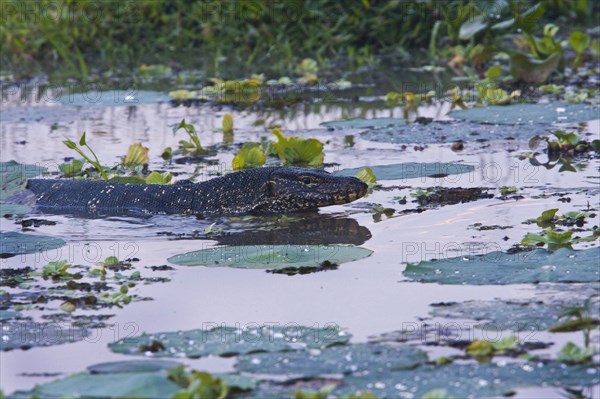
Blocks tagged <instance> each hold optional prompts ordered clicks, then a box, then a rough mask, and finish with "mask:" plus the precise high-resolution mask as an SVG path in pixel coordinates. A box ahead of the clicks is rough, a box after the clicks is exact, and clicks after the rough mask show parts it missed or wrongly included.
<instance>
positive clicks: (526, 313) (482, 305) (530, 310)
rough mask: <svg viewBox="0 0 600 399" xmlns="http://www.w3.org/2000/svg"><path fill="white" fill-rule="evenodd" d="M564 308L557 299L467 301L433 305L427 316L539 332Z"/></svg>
mask: <svg viewBox="0 0 600 399" xmlns="http://www.w3.org/2000/svg"><path fill="white" fill-rule="evenodd" d="M573 305H574V304H573ZM565 308H566V305H564V304H562V303H560V302H552V303H540V302H538V301H468V302H463V303H452V304H449V305H444V306H436V307H434V308H433V310H432V311H431V315H433V316H436V317H443V318H452V319H455V318H456V319H461V320H462V319H468V320H477V321H481V322H480V323H479V324H477V325H476V326H475V327H477V328H482V329H486V328H494V329H499V330H514V331H542V330H546V329H548V328H549V327H551V326H553V325H554V324H556V323H558V322H559V318H560V316H561V315H562V314H563V313H564V311H565Z"/></svg>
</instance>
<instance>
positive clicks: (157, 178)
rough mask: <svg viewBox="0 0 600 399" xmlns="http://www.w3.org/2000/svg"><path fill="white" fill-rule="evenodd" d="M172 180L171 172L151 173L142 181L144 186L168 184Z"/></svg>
mask: <svg viewBox="0 0 600 399" xmlns="http://www.w3.org/2000/svg"><path fill="white" fill-rule="evenodd" d="M172 178H173V175H172V174H171V172H164V173H158V172H152V173H150V174H149V175H148V176H146V179H144V180H145V182H146V184H169V183H170V182H171V179H172Z"/></svg>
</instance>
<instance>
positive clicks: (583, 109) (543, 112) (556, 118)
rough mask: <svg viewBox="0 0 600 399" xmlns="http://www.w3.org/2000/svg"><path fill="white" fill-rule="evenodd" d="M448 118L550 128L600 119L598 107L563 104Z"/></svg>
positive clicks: (456, 114) (507, 107)
mask: <svg viewBox="0 0 600 399" xmlns="http://www.w3.org/2000/svg"><path fill="white" fill-rule="evenodd" d="M448 116H451V117H452V118H455V119H461V120H466V121H470V122H479V123H488V124H498V125H528V124H529V125H531V124H533V125H540V124H542V125H544V124H545V125H548V124H552V123H567V122H568V123H574V122H585V121H589V120H594V119H600V116H599V115H598V108H597V107H596V106H593V105H586V104H567V103H561V102H555V103H548V104H527V103H524V104H511V105H496V106H491V107H482V108H469V109H464V110H457V111H452V112H450V113H449V114H448Z"/></svg>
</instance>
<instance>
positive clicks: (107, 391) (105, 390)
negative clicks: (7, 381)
mask: <svg viewBox="0 0 600 399" xmlns="http://www.w3.org/2000/svg"><path fill="white" fill-rule="evenodd" d="M179 390H181V387H179V385H177V384H175V383H174V382H173V381H171V380H169V379H168V378H167V376H166V373H164V372H152V373H144V372H138V373H116V374H88V373H79V374H73V375H71V376H69V377H67V378H64V379H62V380H57V381H52V382H49V383H47V384H43V385H39V386H37V387H35V388H34V389H33V390H31V391H29V392H16V393H15V394H14V395H12V397H15V398H21V397H23V398H25V397H26V398H30V397H41V398H63V397H69V398H74V397H85V398H140V399H147V398H170V397H172V396H173V395H174V394H175V393H177V392H178V391H179Z"/></svg>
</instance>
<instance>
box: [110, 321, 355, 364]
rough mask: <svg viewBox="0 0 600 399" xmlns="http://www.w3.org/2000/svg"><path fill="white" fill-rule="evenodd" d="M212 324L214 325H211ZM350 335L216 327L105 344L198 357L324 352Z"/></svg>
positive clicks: (335, 330) (330, 330) (328, 330)
mask: <svg viewBox="0 0 600 399" xmlns="http://www.w3.org/2000/svg"><path fill="white" fill-rule="evenodd" d="M213 324H214V323H213ZM349 339H350V335H349V334H347V333H345V332H343V331H340V330H339V327H337V326H336V325H333V324H332V325H330V326H327V327H323V328H314V327H304V326H299V325H297V324H290V325H286V326H283V327H282V326H278V325H275V326H262V327H260V326H248V327H247V328H235V327H218V326H216V325H213V326H212V328H207V329H197V330H190V331H177V332H161V333H155V334H142V335H139V336H136V337H129V338H127V339H122V340H119V341H117V342H113V343H111V344H109V347H110V349H111V350H112V351H113V352H116V353H124V354H129V355H136V354H137V355H139V354H144V353H146V354H149V355H151V356H153V357H181V356H186V357H189V358H199V357H204V356H211V355H212V356H234V355H241V354H247V353H256V352H279V351H294V350H306V349H311V348H312V349H324V348H326V347H329V346H332V345H339V344H345V343H347V342H348V341H349Z"/></svg>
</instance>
